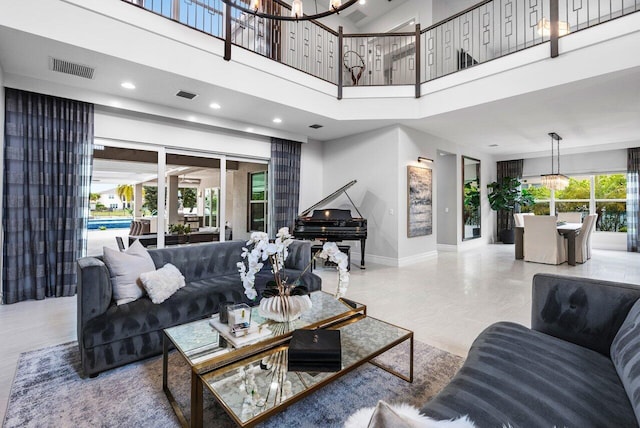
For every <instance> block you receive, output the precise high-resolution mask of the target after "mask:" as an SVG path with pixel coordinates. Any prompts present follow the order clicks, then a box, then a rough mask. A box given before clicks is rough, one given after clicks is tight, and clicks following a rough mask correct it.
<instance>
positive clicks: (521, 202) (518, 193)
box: [487, 177, 534, 244]
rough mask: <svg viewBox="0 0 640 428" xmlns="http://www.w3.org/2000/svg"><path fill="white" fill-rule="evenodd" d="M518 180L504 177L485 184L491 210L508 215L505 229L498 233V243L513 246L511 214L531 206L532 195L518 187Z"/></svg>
mask: <svg viewBox="0 0 640 428" xmlns="http://www.w3.org/2000/svg"><path fill="white" fill-rule="evenodd" d="M520 184H521V183H520V180H518V179H517V178H515V177H504V178H503V179H502V181H499V182H498V181H494V182H493V183H490V184H487V189H489V194H488V195H487V196H488V199H489V205H490V206H491V209H492V210H494V211H505V212H507V213H508V215H509V217H508V221H507V228H506V229H502V230H499V231H498V236H499V237H500V241H502V242H503V243H505V244H513V242H514V233H513V213H514V212H520V207H523V206H529V205H533V203H534V199H533V195H532V194H531V193H529V191H528V190H526V189H522V188H521V187H520Z"/></svg>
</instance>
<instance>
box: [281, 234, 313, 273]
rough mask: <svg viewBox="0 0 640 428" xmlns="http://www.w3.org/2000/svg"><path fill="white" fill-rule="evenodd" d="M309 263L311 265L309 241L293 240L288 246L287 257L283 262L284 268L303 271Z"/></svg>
mask: <svg viewBox="0 0 640 428" xmlns="http://www.w3.org/2000/svg"><path fill="white" fill-rule="evenodd" d="M309 263H311V241H298V240H294V241H293V242H292V243H291V245H289V256H288V257H287V260H286V262H285V267H287V268H289V269H298V270H305V269H306V268H307V267H308V266H309Z"/></svg>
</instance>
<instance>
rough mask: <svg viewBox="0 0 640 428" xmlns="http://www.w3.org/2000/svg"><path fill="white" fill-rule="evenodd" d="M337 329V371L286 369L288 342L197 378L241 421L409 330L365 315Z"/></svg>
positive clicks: (345, 368)
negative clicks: (340, 360) (338, 344)
mask: <svg viewBox="0 0 640 428" xmlns="http://www.w3.org/2000/svg"><path fill="white" fill-rule="evenodd" d="M338 328H339V330H340V336H341V347H342V349H341V353H342V369H341V370H340V372H321V373H318V372H289V371H288V370H287V362H288V361H287V345H283V346H279V347H277V348H274V349H271V350H269V351H266V352H263V353H261V354H259V355H255V356H253V357H249V358H246V359H244V360H242V361H240V362H238V363H235V364H234V365H232V366H229V367H227V368H222V369H220V370H216V371H212V372H210V373H207V374H205V375H202V376H201V378H202V380H203V383H204V385H206V387H208V388H209V389H210V390H211V392H212V393H213V394H215V395H216V397H217V398H218V400H219V401H220V402H221V403H222V404H223V406H224V407H225V408H226V409H227V412H228V413H229V414H230V415H231V416H232V417H233V418H234V419H235V420H236V422H238V423H239V424H240V425H244V424H246V423H248V422H250V421H251V422H252V423H253V422H255V421H253V419H256V418H260V419H262V418H264V417H265V416H267V415H270V414H272V413H274V412H275V411H276V408H278V407H280V406H281V405H283V404H284V405H286V404H287V402H293V401H295V400H294V398H295V397H299V396H301V395H303V394H306V393H308V392H310V391H311V390H312V389H314V388H315V387H319V386H320V384H321V383H324V382H325V381H327V382H328V381H329V379H330V378H332V377H339V376H341V375H342V374H344V373H346V372H348V371H350V370H351V369H353V368H354V367H355V366H357V365H360V364H362V363H363V362H366V361H369V360H371V359H372V358H374V357H375V356H377V355H379V354H380V353H382V352H384V351H386V350H388V349H391V348H392V347H393V346H395V345H397V344H399V343H401V342H402V341H404V340H406V339H408V338H409V337H410V335H411V331H409V330H406V329H403V328H401V327H397V326H394V325H391V324H388V323H385V322H384V321H380V320H377V319H375V318H370V317H362V318H361V319H360V320H359V321H357V322H347V323H346V325H343V326H340V327H338Z"/></svg>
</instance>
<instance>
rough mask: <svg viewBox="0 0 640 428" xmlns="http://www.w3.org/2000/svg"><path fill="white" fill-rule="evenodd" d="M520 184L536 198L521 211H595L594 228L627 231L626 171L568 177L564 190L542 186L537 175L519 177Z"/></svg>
mask: <svg viewBox="0 0 640 428" xmlns="http://www.w3.org/2000/svg"><path fill="white" fill-rule="evenodd" d="M523 188H525V189H527V190H529V192H531V193H532V194H533V196H534V199H535V201H536V203H535V205H533V206H531V207H523V208H522V211H523V212H533V213H535V214H537V215H549V214H550V213H551V212H553V213H559V212H572V211H578V212H581V213H582V216H583V218H584V217H585V216H586V215H587V214H590V213H593V214H597V215H598V220H597V223H596V230H598V231H602V232H626V231H627V200H626V192H627V178H626V174H603V175H588V176H572V177H569V186H567V188H566V189H564V190H558V191H551V190H549V189H547V188H546V187H543V186H542V184H541V183H540V178H539V177H529V178H525V179H523Z"/></svg>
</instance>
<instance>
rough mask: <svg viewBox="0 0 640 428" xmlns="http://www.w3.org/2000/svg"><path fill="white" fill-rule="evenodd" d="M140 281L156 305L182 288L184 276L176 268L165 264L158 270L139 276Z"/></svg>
mask: <svg viewBox="0 0 640 428" xmlns="http://www.w3.org/2000/svg"><path fill="white" fill-rule="evenodd" d="M140 281H142V285H143V287H144V289H145V290H147V294H148V295H149V297H150V298H151V301H152V302H153V303H155V304H156V305H157V304H159V303H162V302H164V301H165V300H167V299H168V298H169V297H171V296H173V293H175V292H176V291H178V290H179V289H181V288H182V287H184V276H182V273H181V272H180V270H178V268H177V267H175V266H174V265H172V264H171V263H167V264H166V265H164V266H163V267H161V268H160V269H158V270H154V271H151V272H145V273H143V274H141V275H140Z"/></svg>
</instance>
